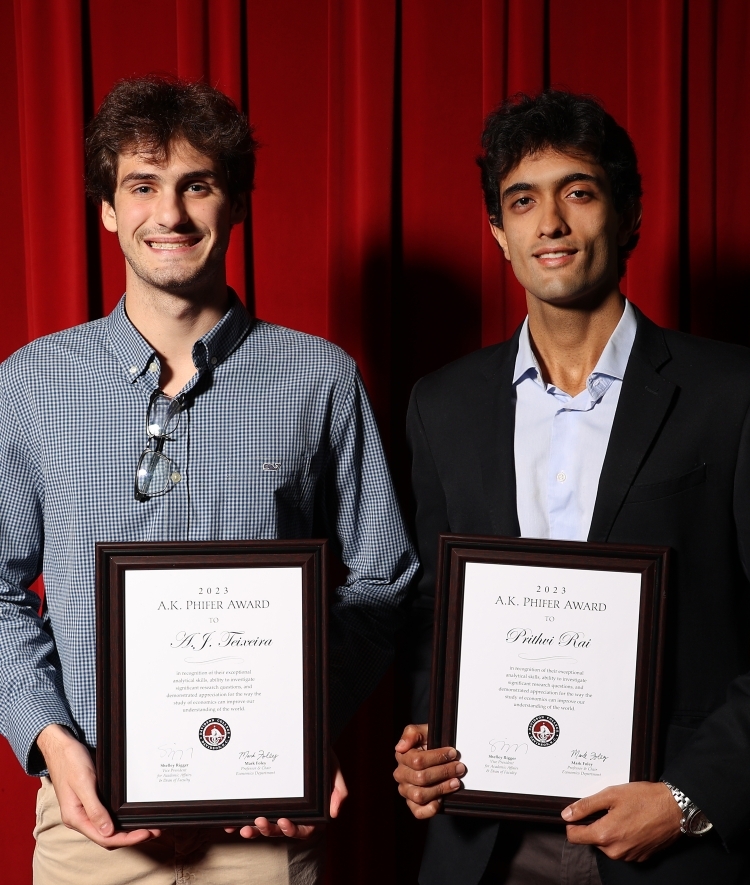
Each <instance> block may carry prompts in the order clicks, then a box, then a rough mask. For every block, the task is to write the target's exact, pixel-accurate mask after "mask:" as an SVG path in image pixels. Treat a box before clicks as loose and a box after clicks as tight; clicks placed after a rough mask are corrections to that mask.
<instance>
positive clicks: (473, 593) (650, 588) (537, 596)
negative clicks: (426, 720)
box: [429, 535, 669, 824]
mask: <svg viewBox="0 0 750 885" xmlns="http://www.w3.org/2000/svg"><path fill="white" fill-rule="evenodd" d="M668 553H669V551H668V549H667V548H660V547H659V548H657V547H635V546H631V545H627V546H626V545H619V544H589V543H578V542H573V541H543V540H526V539H518V538H483V537H470V536H462V535H441V537H440V554H439V567H438V581H437V588H436V593H437V598H436V610H435V640H434V650H433V675H432V691H431V704H430V725H429V744H430V747H443V746H452V747H456V749H457V750H458V751H459V753H460V756H461V761H462V762H463V763H464V764H465V765H466V769H467V771H466V774H465V775H464V777H463V778H462V789H460V790H459V791H458V792H456V793H452V794H450V795H448V796H445V797H444V798H443V805H442V807H443V809H444V810H445V811H446V812H447V813H452V814H468V815H474V816H483V817H499V818H517V819H524V820H534V821H544V822H559V823H561V824H562V823H564V821H563V820H562V818H561V817H560V812H561V811H562V809H563V808H565V806H566V805H569V804H570V803H571V802H573V801H575V800H576V799H579V798H581V797H583V796H589V795H591V794H593V793H597V792H599V790H602V789H604V788H605V787H608V786H613V785H615V784H622V783H627V782H628V781H638V780H655V779H656V774H657V772H656V753H657V728H658V721H657V716H658V709H659V689H660V681H661V650H662V645H663V633H664V621H665V616H664V615H665V600H666V596H665V594H666V581H667V574H666V571H667V559H668Z"/></svg>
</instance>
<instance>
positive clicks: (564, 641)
mask: <svg viewBox="0 0 750 885" xmlns="http://www.w3.org/2000/svg"><path fill="white" fill-rule="evenodd" d="M505 641H506V642H520V643H522V644H528V645H552V644H553V643H554V641H555V637H554V636H545V635H544V633H543V632H539V633H534V631H533V630H527V629H526V628H525V627H512V628H511V629H510V630H508V632H507V633H506V634H505ZM590 644H591V640H590V639H586V635H585V634H584V633H581V632H580V631H579V630H567V631H566V632H565V633H561V634H560V638H559V639H558V640H557V645H563V646H572V647H573V648H588V647H589V645H590Z"/></svg>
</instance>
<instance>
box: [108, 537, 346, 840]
mask: <svg viewBox="0 0 750 885" xmlns="http://www.w3.org/2000/svg"><path fill="white" fill-rule="evenodd" d="M325 565H326V542H325V541H323V540H301V541H296V540H294V541H287V540H278V541H276V540H270V541H265V540H263V541H203V542H149V543H98V544H97V545H96V574H97V586H96V613H97V725H98V743H97V751H96V761H97V776H98V782H99V789H100V791H101V795H102V797H103V800H104V802H105V804H106V805H107V806H108V808H109V810H110V812H111V813H112V815H113V816H114V819H115V820H116V822H117V825H118V826H119V827H122V828H123V829H134V828H140V827H166V826H169V827H174V826H181V825H196V824H202V825H207V826H243V825H245V824H248V823H251V822H252V821H253V820H254V819H255V818H256V817H259V816H264V817H267V818H269V819H270V820H272V821H275V820H278V819H279V818H281V817H284V818H288V819H290V820H292V821H294V822H295V823H306V824H307V823H319V822H323V821H326V820H327V819H328V816H329V801H330V775H329V759H328V724H327V723H328V716H327V652H326V649H327V645H326V642H327V607H326V604H325V587H326V568H325ZM227 576H228V577H227ZM204 578H207V579H208V583H209V584H210V582H211V581H212V580H213V584H214V586H204V584H206V583H207V581H206V580H204ZM224 579H226V580H224ZM225 583H226V585H227V586H224V584H225ZM199 585H200V586H199ZM164 586H167V587H171V588H173V589H171V591H170V592H169V593H166V591H164V592H162V590H161V588H162V587H164ZM258 587H260V588H263V587H267V588H268V589H267V592H266V591H263V593H262V596H263V599H260V598H258V599H254V598H253V595H257V593H258V589H257V588H258ZM151 588H154V589H153V602H151V601H149V602H148V604H143V603H142V602H141V600H143V599H146V600H149V598H150V597H149V595H148V594H149V593H150V592H151ZM174 588H176V589H174ZM198 590H200V594H201V595H200V596H199V595H198ZM207 591H208V594H209V595H205V594H206V592H207ZM214 592H215V593H216V594H219V593H221V594H223V595H222V596H221V597H219V596H215V595H210V594H212V593H214ZM144 593H145V594H146V595H144ZM165 594H166V595H165ZM274 594H276V595H274ZM166 596H170V597H175V598H166ZM162 597H164V598H162ZM265 597H268V598H265ZM186 600H187V601H186ZM191 600H192V601H191ZM201 600H203V601H201ZM230 600H234V601H233V602H232V603H231V604H232V606H233V607H232V609H231V611H229V610H228V608H229V606H230ZM201 606H203V608H201ZM170 609H171V610H170ZM243 609H247V610H243ZM141 610H142V611H141ZM204 614H205V615H207V616H210V617H211V618H212V619H213V621H214V622H216V623H215V624H214V623H213V622H212V623H211V624H210V628H205V632H204V633H203V634H200V632H199V631H200V630H201V629H203V628H202V627H200V624H201V623H202V620H201V619H202V618H203V616H204ZM230 616H231V618H230ZM228 618H230V619H229V620H228ZM237 618H240V619H242V618H244V620H239V621H237V620H236V619H237ZM222 619H224V622H225V624H224V626H222V624H221V621H222ZM269 619H271V620H269ZM227 623H231V624H233V625H235V626H234V627H232V629H227V627H226V624H227ZM267 623H272V624H273V625H274V626H273V628H269V627H267V626H262V625H263V624H267ZM181 624H182V626H180V625H181ZM196 624H199V626H198V627H197V628H196V626H195V625H196ZM247 624H251V625H252V630H250V631H248V630H247V629H239V627H238V626H237V625H240V626H242V625H245V626H246V625H247ZM256 625H258V626H257V628H256ZM186 626H187V629H185V627H186ZM235 627H236V629H235ZM141 630H142V631H143V633H144V636H148V637H150V640H149V642H146V640H145V639H144V641H143V642H141V641H140V639H139V631H141ZM191 630H192V631H193V632H190V631H191ZM196 631H198V632H196ZM254 633H258V636H255V635H251V634H254ZM266 634H267V635H266ZM206 635H207V636H209V639H205V638H203V637H205V636H206ZM196 636H197V638H195V637H196ZM170 637H171V639H170ZM264 637H265V638H264ZM274 642H275V646H274ZM149 643H150V644H149ZM211 649H213V650H211ZM157 652H158V653H157ZM149 655H154V656H155V660H157V661H160V662H161V663H160V664H158V665H155V666H154V669H153V671H146V670H144V663H143V661H144V658H145V659H146V660H147V659H148V656H149ZM180 656H182V658H181V657H180ZM243 656H244V657H243ZM272 656H275V657H272ZM178 659H179V660H183V659H184V660H188V661H189V663H188V664H184V663H177V661H178ZM172 661H175V663H174V665H173V664H172V663H171V662H172ZM237 661H251V662H253V668H254V669H252V668H250V669H242V668H243V667H246V666H247V665H246V664H237V663H236V662H237ZM271 661H275V662H276V663H275V664H274V665H273V666H271V664H270V663H269V662H271ZM164 662H166V663H164ZM172 666H174V673H178V672H179V673H182V674H188V675H181V676H175V675H174V674H173V673H172V672H171V671H170V669H169V668H170V667H172ZM178 667H180V668H185V667H186V668H188V669H180V670H178V669H177V668H178ZM238 667H239V668H240V669H237V668H238ZM284 667H288V668H289V673H288V674H287V675H286V676H284V675H283V674H282V675H274V674H275V672H276V670H277V669H278V668H281V669H282V670H283V668H284ZM191 668H192V669H191ZM209 668H210V669H209ZM222 668H223V669H222ZM227 668H231V669H227ZM258 668H260V669H258ZM300 668H301V670H300ZM148 672H152V674H153V675H152V676H151V677H149V676H148V675H146V678H144V673H146V674H148ZM251 673H252V674H253V675H249V674H251ZM194 674H198V675H194ZM207 674H211V675H207ZM227 674H240V675H231V676H230V675H227ZM242 674H244V675H242ZM256 678H257V679H258V680H260V682H259V683H256V681H255V680H256ZM129 680H130V681H129ZM264 685H265V695H264V688H263V686H264ZM165 686H167V691H166V692H165ZM172 688H174V691H172ZM199 689H200V690H199ZM274 695H276V700H274ZM290 698H293V699H294V700H293V702H292V708H293V709H290V703H289V699H290ZM128 699H129V700H128ZM144 704H145V705H146V706H144ZM180 704H181V705H182V706H181V707H180V706H175V705H180ZM191 704H192V706H191ZM251 704H256V706H255V707H250V705H251ZM150 709H153V715H152V716H149V715H148V713H147V712H146V713H145V714H144V712H143V711H144V710H145V711H148V710H150ZM193 710H195V711H196V712H195V713H193V712H192V711H193ZM211 710H213V711H214V712H208V711H211ZM222 710H233V711H242V712H233V713H232V714H231V716H229V715H224V716H222V715H221V711H222ZM129 713H130V718H129ZM274 717H278V719H279V722H281V721H282V720H283V721H284V722H286V721H287V720H289V721H290V722H292V726H289V729H288V730H289V731H290V733H291V734H292V735H293V737H292V738H290V739H289V741H291V742H290V743H289V744H288V746H287V743H284V749H285V751H286V752H282V753H281V754H279V753H278V752H276V750H275V749H274V748H273V747H270V746H267V747H266V748H265V749H264V748H263V746H261V745H260V744H258V742H257V741H255V742H254V740H255V739H254V737H253V734H254V733H255V732H263V733H265V734H268V733H269V730H270V733H271V734H275V733H278V734H282V728H281V725H278V726H276V725H274V722H275V719H274ZM230 718H232V721H233V728H234V730H232V728H230V725H229V723H228V721H225V720H228V719H230ZM214 719H215V720H217V721H216V722H214V721H213V720H214ZM170 723H171V724H170ZM253 723H255V724H254V725H253ZM188 726H189V727H188ZM204 726H205V727H204ZM165 728H166V729H168V728H172V729H173V730H175V731H176V732H179V734H177V735H175V736H174V740H172V741H171V743H170V740H171V738H170V739H169V740H168V738H169V735H168V734H166V733H165V732H164V729H165ZM274 728H275V729H276V732H274ZM201 729H203V730H202V731H201ZM141 734H142V735H143V738H142V739H141ZM258 740H260V738H258ZM282 740H283V741H284V742H286V741H287V738H286V726H285V729H284V732H283V736H282ZM261 743H262V741H261ZM231 744H233V746H231V749H230V745H231ZM256 744H257V745H256ZM201 745H202V746H201ZM218 749H220V750H222V751H223V752H221V753H217V752H210V751H215V750H218ZM277 749H278V748H277ZM206 750H207V751H209V752H205V751H206ZM128 754H130V755H128ZM142 754H143V755H142ZM170 754H171V755H170ZM178 754H179V756H178ZM188 754H189V756H188ZM241 754H244V755H241ZM157 756H158V760H159V761H158V767H155V766H157V762H156V761H155V760H156V759H157ZM279 756H281V758H282V759H283V758H284V756H286V759H285V760H284V762H281V761H279ZM165 759H166V760H167V761H165ZM175 760H177V761H175ZM218 760H221V761H218ZM289 760H291V761H289ZM218 766H220V768H219V767H218ZM285 766H286V767H285ZM233 768H235V769H236V771H235V772H234V773H233V772H232V769H233ZM214 769H216V770H217V771H220V772H221V773H220V774H219V775H215V774H214ZM235 775H236V776H235ZM241 775H243V776H244V777H241ZM186 778H187V781H188V783H186ZM276 783H278V790H280V792H281V794H280V795H275V794H274V789H275V787H274V784H276ZM201 784H202V786H201ZM289 784H293V785H294V786H293V788H292V789H289V788H288V785H289ZM217 790H219V791H222V790H225V791H226V792H227V796H226V797H225V796H224V795H223V793H222V794H221V795H218V796H217V795H215V793H216V791H217ZM269 791H270V792H269ZM287 793H289V794H290V795H287ZM172 794H173V795H172ZM209 794H210V795H211V797H210V798H205V796H207V795H209ZM246 794H247V795H246ZM260 794H262V795H260Z"/></svg>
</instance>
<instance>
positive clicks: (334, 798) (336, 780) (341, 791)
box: [331, 767, 349, 817]
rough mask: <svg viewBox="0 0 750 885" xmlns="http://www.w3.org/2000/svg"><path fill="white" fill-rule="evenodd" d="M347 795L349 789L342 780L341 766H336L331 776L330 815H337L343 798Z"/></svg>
mask: <svg viewBox="0 0 750 885" xmlns="http://www.w3.org/2000/svg"><path fill="white" fill-rule="evenodd" d="M348 795H349V790H348V789H347V787H346V782H345V781H344V775H343V773H342V771H341V768H338V767H337V768H336V771H335V774H334V777H333V790H332V791H331V817H338V815H339V811H340V810H341V806H342V804H343V803H344V800H345V799H346V797H347V796H348Z"/></svg>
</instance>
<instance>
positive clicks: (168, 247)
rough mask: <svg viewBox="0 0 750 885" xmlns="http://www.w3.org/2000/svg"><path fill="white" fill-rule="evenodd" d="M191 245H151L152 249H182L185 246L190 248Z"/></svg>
mask: <svg viewBox="0 0 750 885" xmlns="http://www.w3.org/2000/svg"><path fill="white" fill-rule="evenodd" d="M192 245H193V243H151V242H149V246H151V248H152V249H183V248H184V247H185V246H192Z"/></svg>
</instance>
